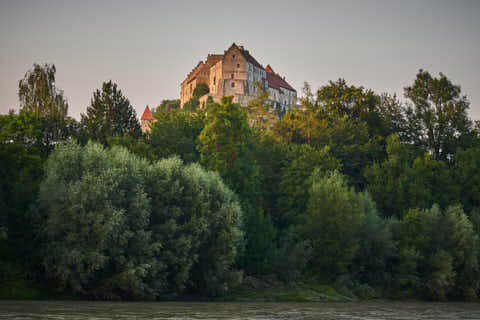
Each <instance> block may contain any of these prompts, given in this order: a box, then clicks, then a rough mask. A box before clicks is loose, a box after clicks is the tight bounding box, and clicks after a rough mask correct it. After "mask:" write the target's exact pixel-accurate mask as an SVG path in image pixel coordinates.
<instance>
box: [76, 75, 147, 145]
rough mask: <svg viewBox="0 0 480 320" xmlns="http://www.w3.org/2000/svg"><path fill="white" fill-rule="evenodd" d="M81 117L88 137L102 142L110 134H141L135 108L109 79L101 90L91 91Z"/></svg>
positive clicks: (104, 141)
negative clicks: (89, 101) (90, 96)
mask: <svg viewBox="0 0 480 320" xmlns="http://www.w3.org/2000/svg"><path fill="white" fill-rule="evenodd" d="M81 117H82V120H81V125H82V127H83V129H84V130H85V131H86V134H87V137H88V139H93V140H97V141H100V142H101V143H103V144H105V143H106V141H107V138H108V137H110V136H115V135H124V134H127V135H131V136H134V137H138V136H140V134H141V129H140V124H139V122H138V119H137V115H136V112H135V110H134V109H133V107H132V105H131V104H130V101H128V99H127V98H126V97H124V96H123V93H122V91H121V90H120V89H118V87H117V84H115V83H113V82H112V81H111V80H110V81H108V82H104V83H103V84H102V89H101V91H100V90H99V89H97V90H96V91H95V92H94V93H93V98H92V100H91V103H90V106H88V107H87V113H86V114H82V115H81Z"/></svg>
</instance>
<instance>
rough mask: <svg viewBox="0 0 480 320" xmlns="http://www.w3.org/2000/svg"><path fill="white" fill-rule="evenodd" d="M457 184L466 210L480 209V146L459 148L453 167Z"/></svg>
mask: <svg viewBox="0 0 480 320" xmlns="http://www.w3.org/2000/svg"><path fill="white" fill-rule="evenodd" d="M453 173H454V177H455V178H454V181H455V185H457V186H458V193H457V195H458V198H457V199H458V200H460V201H461V202H462V204H463V206H464V208H465V211H466V212H468V213H471V212H472V211H473V210H475V209H480V148H479V147H473V148H468V149H465V150H458V152H457V154H456V155H455V165H454V169H453Z"/></svg>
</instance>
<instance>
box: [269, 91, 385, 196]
mask: <svg viewBox="0 0 480 320" xmlns="http://www.w3.org/2000/svg"><path fill="white" fill-rule="evenodd" d="M304 92H305V97H304V98H302V99H301V102H300V105H299V106H297V107H296V108H293V109H292V110H289V111H288V112H287V113H286V114H285V116H284V117H283V118H282V119H281V120H280V121H279V122H278V123H277V124H276V125H275V126H274V132H275V133H276V135H277V136H278V138H279V139H281V140H282V141H284V142H285V143H296V144H303V143H307V144H310V145H311V146H313V147H315V148H316V149H322V148H323V147H325V146H328V147H329V148H330V152H331V154H332V155H333V156H334V157H335V158H337V159H339V160H340V161H341V162H342V166H343V167H342V172H343V173H345V174H346V175H347V176H348V177H349V178H350V181H351V183H352V184H353V185H354V186H355V187H356V188H358V189H362V188H363V186H364V178H363V170H364V169H365V167H366V166H367V165H369V164H370V163H371V162H372V161H373V159H375V158H378V156H379V154H381V153H382V146H381V145H380V144H379V143H378V140H377V139H373V138H371V137H370V135H369V132H368V126H367V124H366V122H364V121H361V120H359V119H350V118H349V115H348V114H346V113H345V111H343V110H342V109H341V108H337V107H332V106H329V105H326V106H324V105H321V104H319V103H320V102H319V101H316V100H314V99H313V94H312V93H311V91H310V87H309V86H308V85H307V86H306V87H305V88H304Z"/></svg>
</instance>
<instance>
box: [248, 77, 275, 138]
mask: <svg viewBox="0 0 480 320" xmlns="http://www.w3.org/2000/svg"><path fill="white" fill-rule="evenodd" d="M255 87H256V88H257V92H258V93H257V94H256V95H255V97H254V98H253V99H251V100H250V101H249V102H248V106H247V108H246V110H247V116H248V122H249V123H250V125H251V126H252V127H254V128H257V129H259V130H260V131H261V132H262V133H264V134H266V133H267V132H269V131H270V130H271V128H272V127H273V125H274V123H275V122H276V121H278V118H279V112H278V110H277V109H276V108H274V107H273V106H272V105H270V104H268V102H267V100H268V91H267V90H266V89H265V88H264V87H263V86H262V85H261V84H260V83H258V82H257V83H255Z"/></svg>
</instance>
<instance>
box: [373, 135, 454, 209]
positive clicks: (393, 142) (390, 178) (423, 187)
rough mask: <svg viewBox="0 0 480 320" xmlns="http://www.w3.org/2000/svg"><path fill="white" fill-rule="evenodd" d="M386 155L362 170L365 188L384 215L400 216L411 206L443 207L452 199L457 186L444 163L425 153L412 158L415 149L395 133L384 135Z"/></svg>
mask: <svg viewBox="0 0 480 320" xmlns="http://www.w3.org/2000/svg"><path fill="white" fill-rule="evenodd" d="M387 154H388V158H387V159H386V160H385V161H384V162H382V163H379V162H375V163H374V164H373V165H371V166H370V167H368V168H367V169H366V170H365V177H366V181H367V186H366V188H367V190H368V191H369V192H370V194H371V195H372V197H373V199H374V200H375V202H376V203H377V205H378V208H379V210H380V212H381V213H382V214H383V216H384V217H392V216H393V217H398V218H401V217H402V216H403V214H404V213H405V212H406V211H408V209H410V208H422V209H427V208H430V207H431V206H432V205H433V204H434V203H438V204H440V205H441V206H442V207H443V208H445V207H446V206H448V205H449V204H450V202H451V201H452V199H454V197H455V194H456V190H455V185H454V183H453V181H452V179H451V174H450V171H449V169H448V168H447V166H446V165H445V163H443V162H442V161H436V160H434V159H432V158H431V157H430V155H429V154H428V153H426V154H424V155H423V156H421V157H417V158H415V159H413V156H414V152H412V151H411V148H409V146H408V145H404V144H402V143H401V142H400V139H399V136H398V135H396V134H395V135H392V136H390V137H388V138H387Z"/></svg>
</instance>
